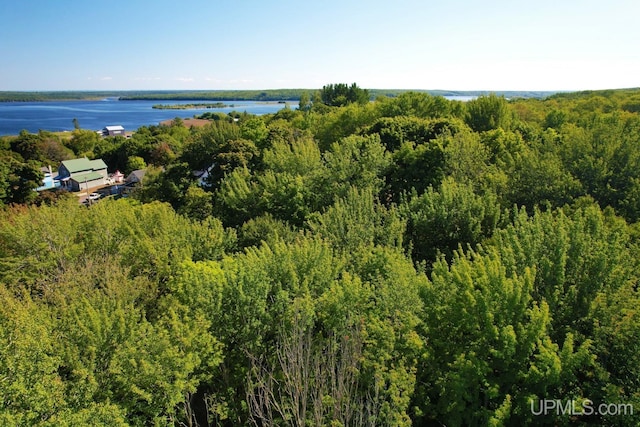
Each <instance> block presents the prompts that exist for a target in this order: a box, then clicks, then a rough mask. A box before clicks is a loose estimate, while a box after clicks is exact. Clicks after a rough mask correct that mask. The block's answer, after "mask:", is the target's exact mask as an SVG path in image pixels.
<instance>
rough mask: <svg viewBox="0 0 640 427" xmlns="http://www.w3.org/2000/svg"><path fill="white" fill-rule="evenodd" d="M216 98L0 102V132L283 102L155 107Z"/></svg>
mask: <svg viewBox="0 0 640 427" xmlns="http://www.w3.org/2000/svg"><path fill="white" fill-rule="evenodd" d="M215 102H217V101H211V100H202V101H119V100H117V99H111V98H110V99H105V100H99V101H47V102H0V135H17V134H18V133H20V131H21V130H23V129H26V130H28V131H29V132H32V133H37V132H38V131H39V130H48V131H55V132H58V131H66V130H73V128H74V127H73V119H74V118H76V119H78V123H79V124H80V127H81V128H82V129H91V130H100V129H102V128H104V127H105V126H108V125H122V126H124V128H125V129H126V130H127V131H133V130H136V129H138V128H139V127H140V126H149V125H157V124H159V123H160V122H161V121H163V120H169V119H173V118H176V117H181V118H188V117H193V116H194V115H199V114H202V113H204V112H208V111H211V112H222V113H225V114H226V113H229V112H231V111H239V112H244V111H246V112H247V113H250V114H256V115H260V114H269V113H276V112H278V111H279V110H280V109H282V108H284V106H285V104H279V103H266V102H256V101H222V102H223V103H224V104H226V105H229V106H228V107H224V108H198V109H193V110H191V109H190V110H159V109H154V108H152V107H153V106H154V105H156V104H163V105H167V104H168V105H174V104H194V103H215ZM289 106H290V108H292V109H295V108H298V103H297V102H295V101H292V102H289Z"/></svg>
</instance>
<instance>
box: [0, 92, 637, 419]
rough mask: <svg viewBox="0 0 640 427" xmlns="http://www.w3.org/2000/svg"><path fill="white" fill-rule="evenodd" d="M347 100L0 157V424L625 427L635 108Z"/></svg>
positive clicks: (579, 101)
mask: <svg viewBox="0 0 640 427" xmlns="http://www.w3.org/2000/svg"><path fill="white" fill-rule="evenodd" d="M365 94H366V95H368V92H367V91H364V90H362V89H360V88H358V87H357V86H355V85H352V86H350V87H348V86H346V85H335V86H334V85H329V86H325V87H324V88H323V90H321V91H318V92H317V93H303V94H302V97H301V100H300V108H299V109H296V110H292V109H289V108H285V109H283V110H281V111H280V112H278V113H277V114H273V115H265V116H253V115H248V114H244V115H243V114H236V115H235V116H234V117H230V116H224V115H214V116H211V119H212V120H211V124H210V125H207V126H205V127H201V128H197V129H196V128H192V129H187V128H186V127H184V125H183V122H182V121H181V120H179V119H176V120H175V121H174V122H173V124H172V125H171V126H149V127H143V128H140V129H138V130H137V132H136V133H135V134H134V135H133V136H132V137H131V138H130V139H125V138H122V137H112V138H106V139H100V138H98V137H97V136H96V135H95V133H93V132H90V131H83V130H76V131H74V132H73V134H72V135H71V136H70V137H69V138H65V139H62V138H60V137H59V136H57V135H54V134H49V133H47V132H41V133H39V134H36V135H33V134H29V133H27V132H23V133H22V134H20V135H19V136H17V137H12V138H9V137H7V138H3V139H1V140H0V142H1V146H0V149H1V150H0V157H1V158H2V159H3V161H2V162H1V163H0V200H2V202H3V208H2V210H0V216H1V218H0V425H3V426H5V425H6V426H13V425H16V426H18V425H20V426H22V425H38V426H77V425H108V426H124V425H135V426H146V425H175V426H185V425H187V426H196V425H200V426H205V425H221V426H237V425H255V426H272V425H273V426H284V425H287V426H288V425H291V426H321V425H327V426H409V425H414V426H443V425H446V426H473V425H477V426H485V425H490V426H502V425H504V426H524V425H532V426H533V425H535V426H538V425H549V426H563V425H598V426H601V425H611V426H636V425H638V424H639V423H640V416H639V415H638V414H637V412H640V344H639V343H640V312H639V310H640V295H639V294H638V281H639V279H640V265H639V264H640V257H639V255H640V254H639V252H638V249H639V246H638V243H639V242H638V238H639V236H640V228H639V227H638V220H639V219H640V116H639V115H638V113H639V112H640V91H638V90H624V91H603V92H589V93H572V94H558V95H554V96H552V97H549V98H545V99H513V100H507V99H505V98H504V97H501V96H496V95H486V96H481V97H479V98H477V99H475V100H472V101H469V102H466V103H463V102H458V101H448V100H446V99H445V98H443V97H437V96H432V95H429V94H426V93H416V92H407V93H402V94H399V95H398V96H396V97H378V98H376V100H375V101H373V102H369V101H368V97H367V96H364V95H365ZM83 155H86V156H88V157H90V158H102V159H103V160H104V161H105V162H106V164H107V165H108V166H109V169H110V170H111V171H114V170H116V169H119V170H121V171H124V172H128V171H131V170H133V169H138V168H140V167H144V166H147V173H146V175H145V179H144V181H143V183H142V185H141V186H140V187H138V188H137V189H136V190H135V191H134V192H133V193H132V194H131V196H130V197H128V198H121V199H119V200H102V201H99V202H98V203H95V204H94V205H92V206H89V207H86V206H82V205H79V204H78V202H77V200H76V198H75V197H74V196H71V197H69V196H68V195H67V196H66V197H65V195H64V194H63V195H60V194H49V195H40V196H38V197H36V193H35V192H34V191H32V189H33V188H34V187H35V185H37V181H38V176H37V171H38V167H40V166H43V165H47V164H57V162H59V161H60V160H62V159H66V158H72V157H76V156H83ZM5 160H6V161H5ZM203 170H207V171H208V177H207V179H206V180H205V182H204V183H199V182H198V180H197V174H194V171H203ZM544 399H547V400H558V401H562V402H563V404H564V403H566V402H575V404H576V407H574V408H573V409H575V411H573V412H572V413H568V412H566V413H558V412H557V411H549V412H548V413H546V414H543V413H541V410H540V404H541V401H544ZM589 402H592V404H590V403H589ZM601 404H606V405H608V406H606V408H609V413H603V411H602V410H599V408H600V406H599V405H601ZM611 405H618V406H617V407H616V408H613V406H611ZM630 408H631V409H635V413H630V411H629V409H630ZM589 409H594V411H590V410H589ZM615 409H617V412H616V410H615ZM622 409H624V412H625V413H621V412H622Z"/></svg>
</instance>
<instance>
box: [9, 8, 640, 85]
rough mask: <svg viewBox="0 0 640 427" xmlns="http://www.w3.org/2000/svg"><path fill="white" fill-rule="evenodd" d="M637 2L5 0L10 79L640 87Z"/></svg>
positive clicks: (17, 82) (107, 82) (52, 82)
mask: <svg viewBox="0 0 640 427" xmlns="http://www.w3.org/2000/svg"><path fill="white" fill-rule="evenodd" d="M638 16H640V2H639V1H637V0H602V1H593V0H535V1H534V0H526V1H520V0H484V1H480V0H477V1H475V0H438V1H433V0H421V1H420V0H416V1H413V0H394V1H381V0H372V1H354V0H341V1H337V0H323V1H305V0H295V1H294V0H272V1H264V0H240V1H231V0H225V1H220V0H208V1H207V0H191V1H189V2H181V1H175V0H172V1H168V0H153V1H151V0H150V1H143V0H126V1H121V0H0V64H1V65H0V90H111V89H113V90H128V89H277V88H320V87H322V86H323V85H325V84H328V83H353V82H356V83H357V84H358V85H359V86H360V87H364V88H386V89H449V90H585V89H605V88H623V87H638V86H640V25H638V24H637V19H638Z"/></svg>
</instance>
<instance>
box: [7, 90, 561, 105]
mask: <svg viewBox="0 0 640 427" xmlns="http://www.w3.org/2000/svg"><path fill="white" fill-rule="evenodd" d="M318 90H319V89H267V90H210V91H204V90H192V91H179V90H174V91H171V90H157V91H135V90H129V91H33V92H29V91H0V102H46V101H98V100H102V99H112V100H119V101H129V100H131V101H133V100H136V101H143V100H155V101H256V102H286V101H299V100H300V96H301V95H302V94H307V95H312V94H314V93H315V92H317V91H318ZM368 91H369V94H370V95H371V98H372V99H375V98H377V97H380V96H386V97H395V96H398V95H400V94H402V93H406V92H418V93H428V94H430V95H432V96H482V95H488V94H490V93H494V94H496V95H503V96H505V97H507V98H546V97H548V96H550V95H553V94H556V93H559V92H561V91H486V90H468V91H456V90H425V89H368Z"/></svg>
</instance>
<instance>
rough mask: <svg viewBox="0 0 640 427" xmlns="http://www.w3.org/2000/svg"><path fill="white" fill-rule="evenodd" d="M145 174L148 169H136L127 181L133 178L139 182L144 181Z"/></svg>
mask: <svg viewBox="0 0 640 427" xmlns="http://www.w3.org/2000/svg"><path fill="white" fill-rule="evenodd" d="M145 173H147V170H146V169H136V170H134V171H133V172H131V173H130V174H129V175H128V176H127V178H126V180H127V181H130V180H131V178H136V179H137V180H138V181H142V178H143V177H144V174H145Z"/></svg>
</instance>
